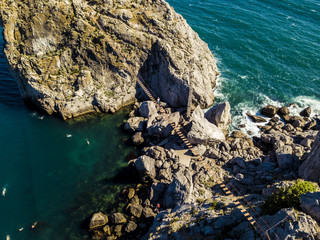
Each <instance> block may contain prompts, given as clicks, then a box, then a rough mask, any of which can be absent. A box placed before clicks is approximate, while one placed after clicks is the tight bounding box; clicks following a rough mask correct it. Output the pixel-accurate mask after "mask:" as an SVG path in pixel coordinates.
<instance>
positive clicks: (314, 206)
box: [301, 192, 320, 221]
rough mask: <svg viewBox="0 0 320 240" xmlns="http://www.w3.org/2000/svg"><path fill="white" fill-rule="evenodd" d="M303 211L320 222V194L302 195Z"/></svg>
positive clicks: (309, 193)
mask: <svg viewBox="0 0 320 240" xmlns="http://www.w3.org/2000/svg"><path fill="white" fill-rule="evenodd" d="M301 208H302V211H304V212H305V213H307V214H309V215H310V216H312V217H313V218H314V219H316V220H318V221H320V192H313V193H311V192H308V193H305V194H302V195H301Z"/></svg>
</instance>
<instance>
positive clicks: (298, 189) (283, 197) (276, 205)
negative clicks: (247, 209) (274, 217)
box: [261, 179, 317, 214]
mask: <svg viewBox="0 0 320 240" xmlns="http://www.w3.org/2000/svg"><path fill="white" fill-rule="evenodd" d="M316 190H317V186H316V185H315V184H314V183H312V182H308V181H303V180H301V179H298V180H297V182H296V183H295V184H294V185H293V186H291V187H290V188H287V189H284V188H281V189H280V190H279V192H277V193H274V194H272V195H271V196H270V197H269V198H268V199H267V200H266V201H265V203H264V204H263V205H262V207H261V208H262V211H263V213H264V214H275V213H276V212H277V211H279V210H280V209H282V208H289V207H293V208H295V209H297V210H300V208H301V201H300V196H301V194H304V193H307V192H314V191H316Z"/></svg>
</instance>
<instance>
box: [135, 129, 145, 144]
mask: <svg viewBox="0 0 320 240" xmlns="http://www.w3.org/2000/svg"><path fill="white" fill-rule="evenodd" d="M132 143H133V144H134V145H141V144H142V143H144V138H143V136H142V132H137V133H135V134H134V135H133V136H132Z"/></svg>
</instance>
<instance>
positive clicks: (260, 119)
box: [247, 113, 267, 123]
mask: <svg viewBox="0 0 320 240" xmlns="http://www.w3.org/2000/svg"><path fill="white" fill-rule="evenodd" d="M247 116H248V117H249V118H250V119H251V120H252V122H254V123H263V122H266V121H267V120H266V119H265V118H263V117H260V116H257V115H252V114H250V113H247Z"/></svg>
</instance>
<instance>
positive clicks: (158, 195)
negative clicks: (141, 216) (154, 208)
mask: <svg viewBox="0 0 320 240" xmlns="http://www.w3.org/2000/svg"><path fill="white" fill-rule="evenodd" d="M167 188H168V184H167V183H161V182H159V183H153V184H152V185H151V189H150V201H151V202H152V203H153V204H154V205H156V204H158V203H159V202H161V201H162V198H163V196H164V194H165V192H166V191H167Z"/></svg>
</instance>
